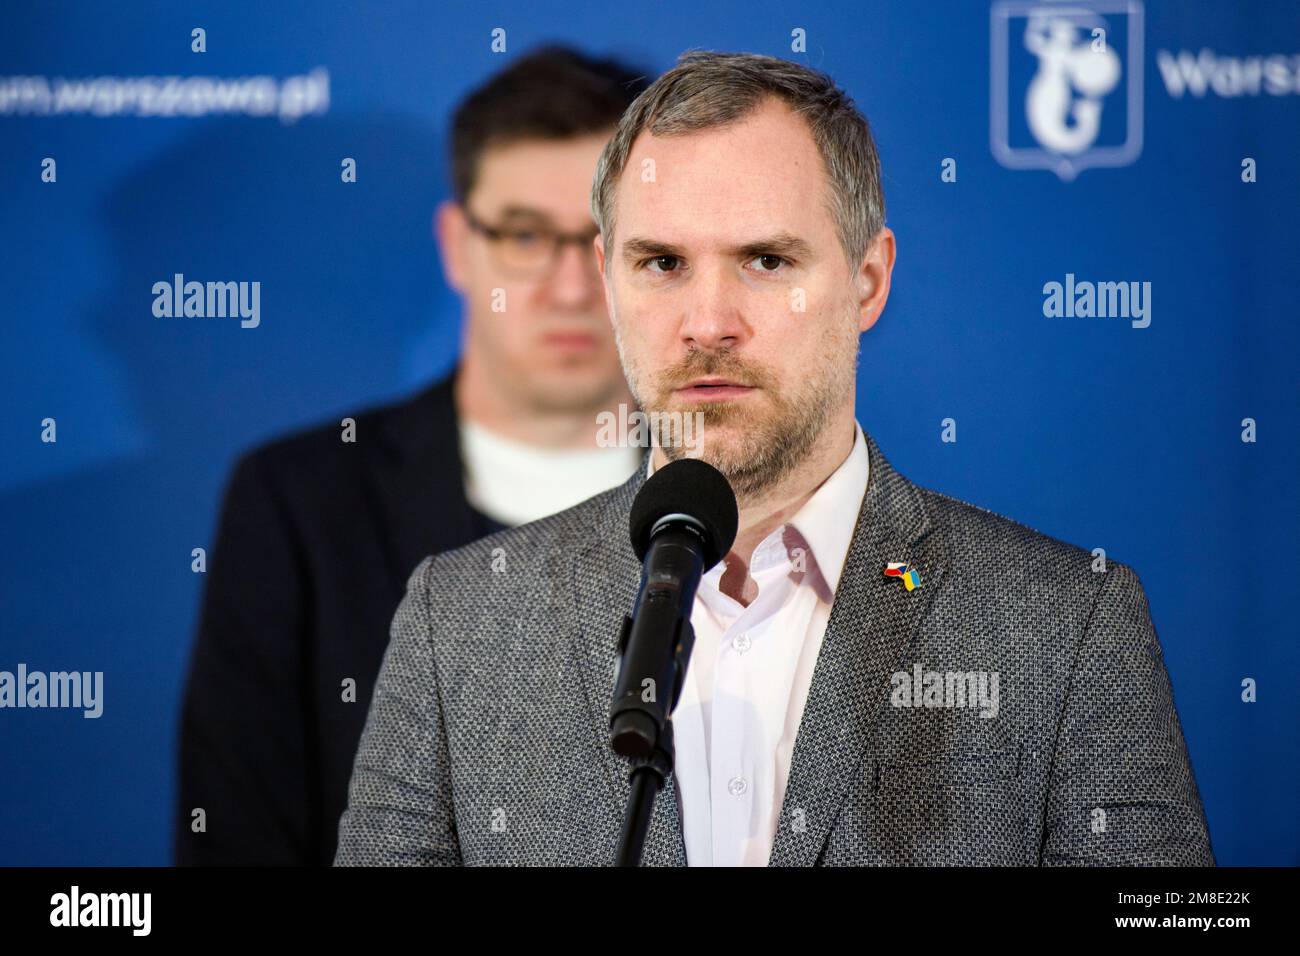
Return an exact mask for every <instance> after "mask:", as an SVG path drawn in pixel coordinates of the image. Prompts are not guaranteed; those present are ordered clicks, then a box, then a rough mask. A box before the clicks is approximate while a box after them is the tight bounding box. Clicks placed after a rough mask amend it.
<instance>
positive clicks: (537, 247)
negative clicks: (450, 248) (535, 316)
mask: <svg viewBox="0 0 1300 956" xmlns="http://www.w3.org/2000/svg"><path fill="white" fill-rule="evenodd" d="M465 220H466V221H467V222H468V223H469V227H470V228H471V229H473V230H474V231H475V232H477V233H480V234H481V235H483V236H485V237H486V238H487V240H488V242H490V243H491V244H492V249H493V251H494V252H495V253H496V257H497V261H498V262H499V263H500V265H501V267H502V268H503V269H505V270H506V271H508V272H511V273H514V275H516V276H517V277H519V278H523V279H537V278H540V277H542V276H544V275H546V274H547V273H549V272H550V271H551V270H552V269H554V268H555V264H556V263H557V262H559V260H560V252H561V250H562V249H563V248H564V247H565V246H566V245H568V244H569V243H574V244H575V245H577V247H578V249H579V251H582V250H584V249H585V250H586V251H587V252H588V253H589V254H594V250H593V249H592V242H593V240H595V238H596V236H597V235H599V234H600V230H599V229H598V228H596V227H595V226H592V228H591V229H589V230H586V231H585V232H574V233H564V232H557V231H555V230H554V229H547V228H546V227H544V226H530V227H515V228H503V227H499V226H489V225H488V224H487V223H485V222H483V221H482V220H480V219H479V218H478V217H477V216H475V215H474V214H473V213H472V212H470V210H469V207H465Z"/></svg>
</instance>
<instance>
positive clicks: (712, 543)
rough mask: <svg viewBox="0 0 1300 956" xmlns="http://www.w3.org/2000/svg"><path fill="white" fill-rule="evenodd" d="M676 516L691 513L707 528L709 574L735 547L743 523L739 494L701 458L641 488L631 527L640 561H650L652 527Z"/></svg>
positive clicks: (683, 461)
mask: <svg viewBox="0 0 1300 956" xmlns="http://www.w3.org/2000/svg"><path fill="white" fill-rule="evenodd" d="M672 514H684V515H689V516H690V517H692V518H694V519H695V520H696V521H697V522H699V523H700V524H701V525H703V527H704V531H705V534H704V537H705V543H704V570H706V571H707V570H709V568H711V567H713V566H714V565H715V564H717V563H718V562H719V561H721V560H722V558H723V556H724V555H725V554H726V553H727V552H728V551H730V550H731V546H732V544H734V543H735V540H736V529H737V527H738V526H739V524H740V514H739V512H738V511H737V508H736V495H735V492H733V491H732V490H731V484H730V482H728V481H727V479H726V477H725V476H724V475H723V474H722V472H720V471H718V469H716V468H714V467H713V466H712V465H710V464H709V463H708V462H705V461H700V460H699V459H698V458H679V459H678V460H677V461H670V462H669V463H668V464H667V465H665V466H664V467H662V468H660V469H659V470H658V471H656V472H655V473H654V474H653V475H651V476H650V477H649V478H648V479H647V480H646V483H645V484H644V485H642V486H641V490H640V491H639V492H637V496H636V500H635V501H633V502H632V515H631V519H630V521H629V523H628V524H629V530H630V531H631V533H632V548H633V550H634V551H636V556H637V559H638V560H640V561H644V560H645V555H646V551H647V549H648V548H649V547H650V531H651V529H653V528H654V526H655V525H656V524H657V523H658V522H659V520H660V519H661V518H665V517H667V516H668V515H672Z"/></svg>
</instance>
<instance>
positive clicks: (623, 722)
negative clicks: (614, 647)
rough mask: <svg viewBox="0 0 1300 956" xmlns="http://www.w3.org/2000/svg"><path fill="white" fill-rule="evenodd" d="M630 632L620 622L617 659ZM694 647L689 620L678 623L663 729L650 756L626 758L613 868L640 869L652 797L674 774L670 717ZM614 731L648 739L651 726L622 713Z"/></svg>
mask: <svg viewBox="0 0 1300 956" xmlns="http://www.w3.org/2000/svg"><path fill="white" fill-rule="evenodd" d="M631 629H632V618H631V617H626V616H625V617H624V618H623V632H622V635H621V636H620V638H619V649H620V657H621V654H622V651H623V650H625V649H626V647H627V640H628V636H629V634H630V633H631ZM694 646H695V629H694V628H693V627H691V622H690V621H689V620H682V621H681V622H680V630H679V631H678V633H677V639H676V640H675V641H674V643H673V647H672V661H671V664H670V666H671V669H672V670H671V672H672V684H673V686H672V688H671V693H670V694H669V695H668V702H669V703H668V708H667V712H666V713H665V714H664V723H663V727H662V728H661V729H660V730H659V732H658V734H657V736H655V737H654V740H655V743H654V745H653V746H651V747H650V749H649V753H647V754H644V755H639V756H635V757H629V758H627V759H628V762H629V763H630V764H631V766H632V769H631V771H629V774H628V784H629V787H630V793H629V794H628V799H627V808H626V809H625V811H624V814H623V828H622V831H621V832H620V833H619V837H618V848H617V850H616V851H615V855H614V865H615V866H640V865H641V854H642V851H643V850H644V849H645V840H646V835H647V834H648V833H649V831H650V816H651V813H652V812H653V810H654V802H655V797H657V796H659V791H660V790H662V789H663V786H664V781H666V780H667V779H668V775H669V774H671V773H672V772H673V757H674V750H673V721H672V714H673V711H674V710H675V709H676V708H677V701H678V699H679V698H680V697H681V693H682V686H683V684H684V683H685V681H686V666H687V664H689V663H690V659H691V650H692V649H693V648H694ZM614 724H615V728H616V731H617V729H619V728H626V727H629V726H640V727H642V728H644V729H643V731H642V736H643V737H644V736H647V735H648V733H647V732H648V730H649V728H648V727H647V726H646V725H647V724H651V725H652V724H653V721H652V720H650V718H649V717H648V716H646V715H645V714H644V713H638V712H632V713H623V714H621V715H620V716H618V717H616V718H615V721H614Z"/></svg>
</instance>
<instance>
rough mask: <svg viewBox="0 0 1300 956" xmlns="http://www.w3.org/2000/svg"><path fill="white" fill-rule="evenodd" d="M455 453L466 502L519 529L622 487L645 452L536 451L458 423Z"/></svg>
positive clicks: (637, 449)
mask: <svg viewBox="0 0 1300 956" xmlns="http://www.w3.org/2000/svg"><path fill="white" fill-rule="evenodd" d="M460 454H461V460H462V461H463V462H464V464H465V495H466V497H467V498H468V499H469V503H470V504H471V505H472V506H473V507H475V508H477V509H478V510H479V511H481V512H483V513H484V514H485V515H487V516H488V517H490V518H495V519H496V520H497V521H500V522H501V523H502V524H507V525H520V524H527V523H528V522H529V521H536V520H537V519H538V518H545V517H546V516H547V515H552V514H555V513H556V512H557V511H563V510H564V509H566V508H571V507H573V506H574V505H576V504H579V503H580V502H583V501H586V500H587V499H588V498H591V497H593V496H594V495H598V494H600V493H601V492H602V491H607V490H608V489H610V488H613V487H616V486H617V485H621V484H622V483H623V482H625V481H627V479H628V478H629V477H631V475H632V472H634V471H635V470H636V469H637V468H638V467H640V465H641V461H642V457H643V456H644V454H645V449H643V448H591V449H585V448H584V449H576V450H574V449H568V450H563V451H558V450H555V449H550V448H539V447H537V446H536V445H528V444H525V443H524V442H518V441H515V440H513V439H510V438H503V437H502V436H501V435H498V434H497V433H496V432H492V431H489V430H488V429H486V428H483V427H482V426H481V425H476V424H474V423H473V422H470V421H467V420H465V419H461V421H460Z"/></svg>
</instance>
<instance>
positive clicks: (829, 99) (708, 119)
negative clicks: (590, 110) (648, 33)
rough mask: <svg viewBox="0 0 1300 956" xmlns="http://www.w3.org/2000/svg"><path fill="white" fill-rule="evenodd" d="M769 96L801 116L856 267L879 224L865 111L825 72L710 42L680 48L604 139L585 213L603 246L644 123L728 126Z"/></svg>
mask: <svg viewBox="0 0 1300 956" xmlns="http://www.w3.org/2000/svg"><path fill="white" fill-rule="evenodd" d="M769 96H776V97H779V98H780V99H782V100H783V101H785V103H787V104H788V105H789V106H790V108H791V109H793V110H794V111H795V112H796V113H798V114H800V115H801V116H803V117H804V119H805V120H806V121H807V123H808V127H809V129H810V131H811V132H812V137H813V140H814V141H815V142H816V144H817V149H818V150H819V151H820V153H821V156H822V161H823V163H824V164H825V167H826V173H827V176H828V178H829V180H830V195H829V197H828V204H829V209H830V213H831V216H832V217H833V218H834V219H835V223H836V230H837V231H838V233H839V238H840V245H841V246H843V248H844V254H845V256H846V257H847V258H848V261H849V264H850V265H852V266H855V267H856V266H857V264H858V263H859V262H861V261H862V257H863V256H864V255H866V252H867V249H868V248H869V247H870V245H871V241H872V240H873V239H875V238H876V235H877V234H878V233H879V232H880V230H881V229H882V228H883V227H884V225H885V196H884V192H883V191H882V190H881V186H880V157H879V155H878V154H877V153H876V143H875V140H874V139H873V138H872V136H871V127H870V126H869V125H868V124H867V120H866V117H864V116H863V115H862V114H861V113H860V112H859V111H858V108H857V107H856V106H854V104H853V100H852V99H851V98H850V97H849V96H848V95H847V94H846V93H845V92H844V91H843V90H841V89H840V88H839V87H837V86H836V85H835V81H834V80H832V79H831V78H830V77H829V76H827V75H826V74H825V73H820V72H818V71H816V70H811V69H809V68H808V67H805V66H800V65H799V64H798V63H791V62H789V61H788V60H780V59H777V58H775V57H770V56H759V55H757V54H752V53H715V52H713V51H710V50H688V51H687V52H686V53H683V54H682V55H681V56H680V57H679V58H678V60H677V65H676V66H674V67H673V68H672V69H671V70H669V71H668V72H667V73H665V74H664V75H663V76H661V77H659V79H657V80H655V82H654V83H652V84H651V85H650V87H649V88H648V89H646V90H645V92H643V93H642V94H641V95H640V96H638V97H637V98H636V99H635V100H634V101H633V102H632V105H631V106H629V107H628V108H627V112H625V113H624V114H623V117H622V119H620V120H619V123H618V128H617V129H616V130H615V132H614V135H613V137H612V138H611V139H610V140H609V142H608V143H607V144H606V145H605V149H604V152H602V153H601V156H600V161H599V162H598V163H597V164H596V177H595V181H594V182H593V183H592V187H591V215H592V218H593V219H595V220H596V225H597V226H599V227H600V231H601V233H602V234H603V236H604V243H605V251H606V253H608V251H609V242H610V239H611V237H612V236H613V235H614V218H615V217H614V189H615V186H616V185H617V183H618V179H619V177H620V176H621V175H622V173H623V167H624V166H625V165H626V163H627V157H628V154H629V153H630V152H631V151H632V143H633V142H634V141H635V140H636V138H637V136H638V135H639V134H640V133H641V132H642V131H643V130H649V131H650V132H651V133H652V134H653V135H655V136H674V135H680V134H685V133H691V132H695V131H697V130H704V129H711V128H714V127H719V126H726V125H727V124H729V123H734V122H736V121H738V120H740V119H743V118H744V117H745V116H747V115H748V114H749V113H751V112H752V111H753V110H755V109H756V108H757V107H758V106H759V105H760V104H761V103H762V101H763V100H764V99H765V98H766V97H769ZM606 261H608V259H607V260H606Z"/></svg>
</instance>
